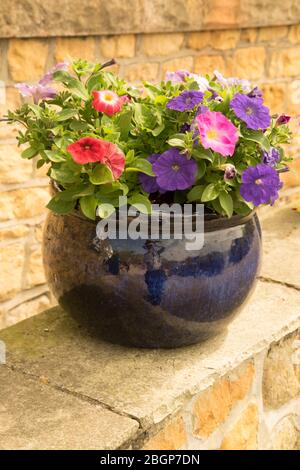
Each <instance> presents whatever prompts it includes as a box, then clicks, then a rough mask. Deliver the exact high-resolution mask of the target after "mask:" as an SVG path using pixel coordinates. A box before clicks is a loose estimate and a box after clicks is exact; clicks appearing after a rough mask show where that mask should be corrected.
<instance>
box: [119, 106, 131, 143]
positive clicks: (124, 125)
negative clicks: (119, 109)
mask: <svg viewBox="0 0 300 470" xmlns="http://www.w3.org/2000/svg"><path fill="white" fill-rule="evenodd" d="M131 119H132V110H131V109H129V110H128V111H126V112H123V113H121V114H120V115H118V117H117V118H116V119H115V125H116V127H117V129H118V130H119V132H120V137H121V139H122V140H127V137H128V134H129V131H130V126H131Z"/></svg>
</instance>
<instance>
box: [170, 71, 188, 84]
mask: <svg viewBox="0 0 300 470" xmlns="http://www.w3.org/2000/svg"><path fill="white" fill-rule="evenodd" d="M189 75H190V72H188V71H187V70H177V71H176V72H167V73H166V77H165V80H166V82H172V83H181V82H184V81H185V79H186V78H187V77H189Z"/></svg>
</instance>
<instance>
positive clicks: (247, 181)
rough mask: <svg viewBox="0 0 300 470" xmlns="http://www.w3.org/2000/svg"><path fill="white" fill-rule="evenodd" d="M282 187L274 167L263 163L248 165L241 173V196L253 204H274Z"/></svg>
mask: <svg viewBox="0 0 300 470" xmlns="http://www.w3.org/2000/svg"><path fill="white" fill-rule="evenodd" d="M281 187H282V183H281V181H280V179H279V175H278V173H277V171H276V170H274V168H271V167H270V166H269V165H265V164H264V163H259V164H258V165H256V166H250V167H249V168H247V169H246V170H245V171H244V173H243V174H242V184H241V187H240V193H241V196H242V197H243V198H244V199H245V201H247V202H252V203H253V204H254V205H255V206H259V205H260V204H274V202H275V201H276V199H277V198H278V191H279V189H280V188H281Z"/></svg>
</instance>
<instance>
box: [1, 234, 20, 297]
mask: <svg viewBox="0 0 300 470" xmlns="http://www.w3.org/2000/svg"><path fill="white" fill-rule="evenodd" d="M24 254H25V250H24V245H23V243H13V244H11V245H6V246H2V247H0V266H1V270H0V301H3V300H6V299H9V298H10V297H12V296H13V295H14V294H15V293H16V292H17V291H18V290H20V289H21V287H22V273H23V265H24Z"/></svg>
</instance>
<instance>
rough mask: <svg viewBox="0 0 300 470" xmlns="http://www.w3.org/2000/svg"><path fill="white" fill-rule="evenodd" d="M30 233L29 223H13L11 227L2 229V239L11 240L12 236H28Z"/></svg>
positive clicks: (0, 235)
mask: <svg viewBox="0 0 300 470" xmlns="http://www.w3.org/2000/svg"><path fill="white" fill-rule="evenodd" d="M28 233H29V228H28V226H27V225H23V224H22V225H13V226H11V227H7V228H2V229H0V241H3V240H10V239H12V238H20V237H26V235H28Z"/></svg>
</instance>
